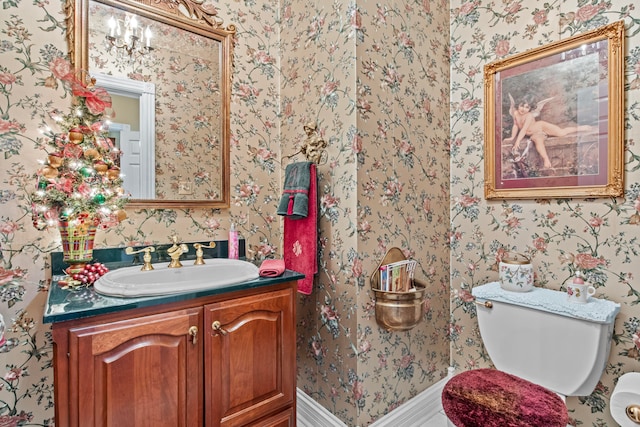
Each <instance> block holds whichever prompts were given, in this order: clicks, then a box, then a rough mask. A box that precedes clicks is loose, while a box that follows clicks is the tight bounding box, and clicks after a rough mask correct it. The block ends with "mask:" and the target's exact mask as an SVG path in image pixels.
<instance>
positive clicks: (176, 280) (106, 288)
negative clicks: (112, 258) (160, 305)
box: [93, 258, 258, 297]
mask: <svg viewBox="0 0 640 427" xmlns="http://www.w3.org/2000/svg"><path fill="white" fill-rule="evenodd" d="M168 265H169V263H159V264H154V265H153V267H154V269H153V270H151V271H141V270H140V266H135V267H126V268H120V269H118V270H113V271H110V272H108V273H107V274H105V275H104V276H102V277H100V278H99V279H98V280H97V281H96V282H95V283H94V285H93V286H94V288H95V290H96V292H98V293H100V294H103V295H109V296H117V297H143V296H157V295H169V294H176V293H183V292H192V291H199V290H205V289H215V288H220V287H224V286H228V285H233V284H236V283H241V282H246V281H249V280H254V279H257V278H258V267H256V266H255V265H253V264H252V263H250V262H247V261H242V260H237V259H226V258H213V259H207V260H206V264H205V265H184V266H183V267H180V268H168V267H167V266H168Z"/></svg>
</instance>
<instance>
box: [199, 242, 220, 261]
mask: <svg viewBox="0 0 640 427" xmlns="http://www.w3.org/2000/svg"><path fill="white" fill-rule="evenodd" d="M193 247H194V248H196V261H195V262H194V263H193V265H203V264H204V251H203V250H202V248H209V249H213V248H215V247H216V242H209V245H208V246H205V245H203V244H202V243H194V244H193Z"/></svg>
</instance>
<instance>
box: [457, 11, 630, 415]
mask: <svg viewBox="0 0 640 427" xmlns="http://www.w3.org/2000/svg"><path fill="white" fill-rule="evenodd" d="M450 7H451V15H450V58H451V90H450V96H451V212H450V214H451V230H450V233H451V234H450V237H451V238H450V241H449V244H450V248H451V271H450V273H451V317H450V323H451V324H450V328H449V330H450V339H451V360H452V365H453V366H455V367H456V368H457V369H458V370H467V369H474V368H478V367H487V366H490V360H489V357H488V355H487V353H486V351H485V350H484V348H483V346H482V344H481V338H480V335H479V331H478V326H477V322H476V320H475V308H474V304H473V302H472V298H471V296H470V291H471V288H472V287H474V286H477V285H481V284H483V283H486V282H487V281H492V280H496V279H497V277H498V274H497V265H498V260H499V259H500V258H501V257H503V256H504V255H505V253H507V252H521V253H524V254H526V255H528V256H529V257H531V258H532V260H533V265H534V269H535V284H536V285H537V286H543V287H545V288H550V289H556V290H565V289H566V284H567V282H568V281H569V280H570V279H571V278H572V276H573V275H574V273H575V271H576V270H581V271H582V272H583V273H584V274H585V275H586V279H587V280H588V281H589V282H591V283H592V284H593V285H594V286H595V288H596V289H597V293H596V296H597V297H600V298H607V299H610V300H612V301H615V302H618V303H620V304H621V307H622V308H621V311H620V313H619V314H618V316H617V320H616V324H615V330H614V335H613V342H612V347H611V355H610V357H609V360H608V363H607V365H606V368H605V371H604V373H603V375H602V378H601V379H600V382H599V383H598V385H597V387H596V389H595V390H594V392H593V393H592V394H591V395H590V396H582V397H569V398H568V399H567V406H568V408H569V415H570V418H571V424H572V425H576V426H587V425H588V426H614V425H616V423H615V421H613V418H612V417H611V415H610V413H609V398H610V396H611V393H612V391H613V388H614V386H615V384H616V381H617V378H619V377H620V376H621V375H622V374H624V373H626V372H632V371H636V372H638V371H640V310H639V309H638V304H639V303H640V285H639V284H638V276H639V275H640V270H639V269H638V262H639V261H640V252H639V251H638V237H639V236H640V229H639V228H638V227H639V225H640V221H639V220H640V187H639V186H638V182H639V181H640V176H639V175H638V172H639V169H640V163H639V162H638V160H639V159H640V157H639V156H638V154H639V151H638V148H637V144H636V141H637V140H638V138H639V137H640V123H639V119H640V116H639V115H638V105H639V101H640V47H639V42H640V11H639V10H638V9H637V8H636V6H635V5H634V3H633V2H626V1H598V0H594V1H584V0H578V1H551V2H544V3H542V2H535V1H503V2H483V1H453V2H451V4H450ZM617 20H624V22H625V26H626V40H625V41H626V52H625V82H624V88H625V95H626V108H625V111H624V112H623V114H624V116H625V125H624V126H625V186H624V187H625V194H624V197H620V198H616V199H614V198H609V199H607V198H604V199H603V198H601V199H553V200H507V201H499V200H497V201H493V200H492V201H487V200H484V198H483V194H484V193H483V191H484V188H483V179H482V177H483V173H484V168H483V163H484V162H483V160H484V159H483V121H482V120H483V115H484V111H483V103H484V100H483V66H484V65H485V64H487V63H489V62H491V61H494V60H497V59H501V58H504V57H507V56H509V55H511V54H514V53H518V52H523V51H526V50H528V49H531V48H534V47H537V46H541V45H545V44H547V43H550V42H553V41H556V40H559V39H563V38H566V37H570V36H572V35H575V34H579V33H582V32H584V31H588V30H591V29H595V28H598V27H600V26H602V25H605V24H608V23H612V22H615V21H617ZM561 362H562V361H559V363H561Z"/></svg>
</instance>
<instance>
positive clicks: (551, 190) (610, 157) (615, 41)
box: [484, 21, 625, 199]
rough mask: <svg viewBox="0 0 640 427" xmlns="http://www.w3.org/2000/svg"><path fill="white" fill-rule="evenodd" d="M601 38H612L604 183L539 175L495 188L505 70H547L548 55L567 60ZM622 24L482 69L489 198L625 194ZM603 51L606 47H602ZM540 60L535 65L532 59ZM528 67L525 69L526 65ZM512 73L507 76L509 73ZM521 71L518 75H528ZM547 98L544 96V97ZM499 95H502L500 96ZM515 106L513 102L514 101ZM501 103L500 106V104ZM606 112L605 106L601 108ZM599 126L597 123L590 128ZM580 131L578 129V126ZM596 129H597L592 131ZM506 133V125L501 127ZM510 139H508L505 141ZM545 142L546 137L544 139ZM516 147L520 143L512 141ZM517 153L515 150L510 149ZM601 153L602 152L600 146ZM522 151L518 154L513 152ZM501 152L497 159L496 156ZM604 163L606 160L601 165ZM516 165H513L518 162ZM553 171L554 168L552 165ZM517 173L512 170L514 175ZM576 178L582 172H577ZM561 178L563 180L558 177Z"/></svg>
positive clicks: (607, 54)
mask: <svg viewBox="0 0 640 427" xmlns="http://www.w3.org/2000/svg"><path fill="white" fill-rule="evenodd" d="M600 41H608V44H607V48H606V52H603V53H602V57H605V58H606V59H607V61H608V64H607V78H608V81H607V82H606V83H607V84H606V86H607V91H608V94H607V95H608V97H607V100H608V108H607V109H606V111H607V123H606V128H607V134H606V138H607V142H606V146H607V150H606V156H607V158H606V163H605V168H606V178H607V179H606V184H600V183H599V184H595V185H593V184H589V183H587V184H584V185H582V184H581V183H580V182H577V184H568V185H566V184H563V183H562V182H560V183H559V184H557V183H554V182H551V181H552V180H551V179H549V180H547V181H545V179H546V178H541V177H538V176H532V177H529V176H528V175H527V177H526V178H525V179H521V180H519V181H520V182H521V185H515V186H511V187H509V188H506V187H503V188H496V186H497V185H496V184H497V181H498V180H500V179H501V177H503V176H505V175H501V176H497V173H501V174H502V173H503V171H502V163H501V165H500V167H499V168H498V167H497V166H496V162H497V161H500V162H502V158H503V155H504V154H503V149H504V147H502V145H501V147H500V149H497V141H496V140H497V139H499V140H500V142H501V143H502V142H503V141H502V134H501V135H500V137H499V138H498V137H497V136H496V127H497V125H496V124H497V123H499V124H501V123H502V117H496V114H501V115H502V116H504V114H505V112H504V108H503V106H504V104H503V99H502V98H503V97H504V96H506V94H504V93H500V94H498V92H501V91H502V89H503V87H502V84H503V83H504V78H505V77H504V74H505V73H506V74H507V75H508V76H510V77H514V76H515V77H517V76H518V74H517V71H515V70H513V68H514V67H521V68H520V69H521V70H526V71H527V72H529V71H530V70H533V69H536V67H537V69H544V68H545V67H546V66H548V64H549V62H545V60H547V59H550V58H551V57H552V56H553V55H559V56H562V57H563V58H564V56H563V55H565V54H570V53H571V50H572V49H577V48H583V47H584V46H589V45H591V44H595V43H597V42H600ZM624 42H625V39H624V22H623V21H618V22H615V23H612V24H609V25H606V26H604V27H601V28H598V29H595V30H592V31H589V32H586V33H583V34H580V35H577V36H574V37H570V38H567V39H564V40H559V41H557V42H554V43H551V44H548V45H545V46H541V47H539V48H534V49H531V50H528V51H526V52H522V53H519V54H516V55H513V56H510V57H508V58H505V59H502V60H498V61H495V62H493V63H490V64H487V65H485V67H484V100H485V115H484V130H485V136H484V149H485V152H484V164H485V174H484V175H485V184H484V196H485V198H486V199H539V198H575V197H585V198H591V197H619V196H622V195H623V194H624V184H623V181H624ZM603 51H604V49H603ZM535 61H537V63H534V62H535ZM523 65H524V66H525V67H522V66H523ZM510 71H511V72H512V74H508V73H509V72H510ZM524 74H525V73H524V72H522V73H520V75H524ZM603 86H604V85H603ZM543 97H544V96H541V98H543ZM498 98H501V99H498ZM511 103H512V105H513V104H514V103H513V101H511ZM496 104H498V105H496ZM603 110H604V109H603ZM598 127H599V128H604V127H605V125H604V124H603V125H599V126H598ZM591 128H595V126H591ZM576 129H578V128H577V127H576ZM593 130H594V131H595V129H593ZM498 131H500V132H501V131H502V129H498ZM602 133H603V131H602V129H599V133H598V140H599V144H604V143H603V142H602V138H601V137H600V134H602ZM509 139H512V138H505V140H504V141H507V140H509ZM545 141H546V138H545ZM532 145H534V146H533V147H531V150H533V151H535V150H536V148H535V144H532ZM513 148H514V149H517V148H518V147H517V146H516V144H515V143H514V145H513ZM511 151H512V153H513V150H511ZM600 152H601V153H602V150H600ZM517 154H519V152H516V154H515V155H517ZM497 155H499V158H498V156H497ZM518 159H519V158H518V157H517V156H516V157H515V158H514V159H512V162H513V163H517V161H518ZM600 164H602V163H600ZM514 169H515V166H514ZM549 169H552V170H553V169H554V168H553V167H551V168H549ZM515 174H517V171H516V172H514V175H515ZM575 178H576V181H578V178H579V175H578V174H576V176H575ZM534 180H540V182H543V183H546V182H550V183H549V185H545V184H543V185H537V186H536V185H534V186H530V185H531V183H532V182H533V181H534ZM558 181H561V180H558Z"/></svg>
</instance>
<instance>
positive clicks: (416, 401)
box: [297, 378, 449, 427]
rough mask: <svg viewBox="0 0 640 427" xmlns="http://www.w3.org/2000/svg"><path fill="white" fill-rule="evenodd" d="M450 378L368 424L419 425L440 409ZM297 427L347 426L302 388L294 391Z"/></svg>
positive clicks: (373, 426)
mask: <svg viewBox="0 0 640 427" xmlns="http://www.w3.org/2000/svg"><path fill="white" fill-rule="evenodd" d="M448 380H449V378H444V379H442V380H440V381H438V382H437V383H435V384H434V385H432V386H431V387H429V388H428V389H426V390H425V391H423V392H422V393H420V394H418V395H416V396H415V397H413V398H412V399H410V400H409V401H408V402H406V403H404V404H402V405H400V406H399V407H398V408H396V409H394V410H393V411H391V412H390V413H388V414H387V415H385V416H384V417H382V418H380V419H378V420H376V421H375V422H374V423H372V424H369V427H397V426H402V427H422V426H425V425H427V423H426V422H427V420H429V419H431V418H432V417H433V416H434V415H437V414H438V412H440V411H441V410H442V404H441V403H440V396H441V394H442V389H443V388H444V385H445V384H446V382H447V381H448ZM297 398H298V402H297V408H298V412H297V419H298V421H297V424H298V427H347V425H346V424H345V423H343V422H342V421H341V420H340V419H338V417H336V416H335V415H333V414H332V413H331V412H329V411H328V410H327V409H326V408H325V407H324V406H322V405H320V404H319V403H318V402H316V401H315V400H313V399H312V398H311V397H309V395H307V394H306V393H305V392H303V391H302V390H300V389H298V391H297Z"/></svg>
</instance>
